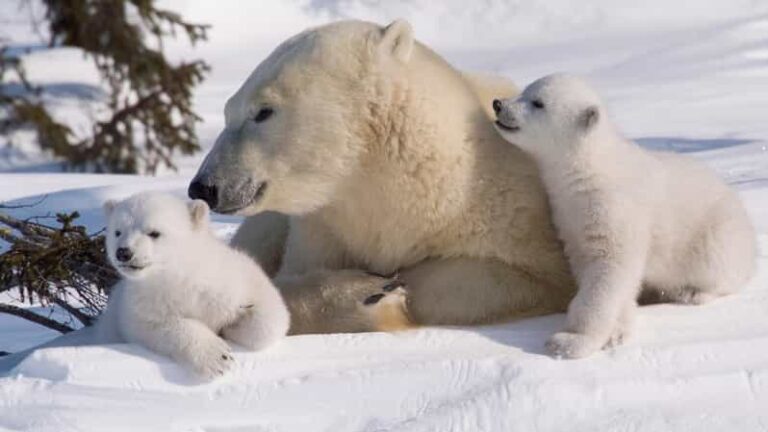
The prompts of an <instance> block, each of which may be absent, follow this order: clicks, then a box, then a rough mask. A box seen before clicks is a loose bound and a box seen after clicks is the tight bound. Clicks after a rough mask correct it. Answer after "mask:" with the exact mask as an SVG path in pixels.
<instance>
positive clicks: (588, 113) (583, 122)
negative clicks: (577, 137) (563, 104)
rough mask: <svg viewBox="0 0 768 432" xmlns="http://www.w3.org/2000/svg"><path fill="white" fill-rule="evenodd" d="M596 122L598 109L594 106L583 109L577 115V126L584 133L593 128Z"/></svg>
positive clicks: (598, 113) (598, 118)
mask: <svg viewBox="0 0 768 432" xmlns="http://www.w3.org/2000/svg"><path fill="white" fill-rule="evenodd" d="M598 121H600V108H598V107H597V106H595V105H593V106H591V107H589V108H587V109H585V110H584V111H582V113H581V115H579V126H581V128H582V129H584V130H585V131H588V130H590V129H592V128H593V127H595V125H596V124H597V122H598Z"/></svg>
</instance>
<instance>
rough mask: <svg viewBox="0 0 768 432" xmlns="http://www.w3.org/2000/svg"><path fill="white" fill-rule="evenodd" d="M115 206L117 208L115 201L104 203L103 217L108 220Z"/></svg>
mask: <svg viewBox="0 0 768 432" xmlns="http://www.w3.org/2000/svg"><path fill="white" fill-rule="evenodd" d="M115 206H117V201H115V200H107V201H105V202H104V206H103V207H104V215H106V216H107V218H109V217H110V216H111V215H112V212H113V211H115Z"/></svg>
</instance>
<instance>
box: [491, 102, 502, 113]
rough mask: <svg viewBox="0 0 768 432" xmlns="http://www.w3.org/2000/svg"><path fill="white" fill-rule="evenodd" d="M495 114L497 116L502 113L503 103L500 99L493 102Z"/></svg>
mask: <svg viewBox="0 0 768 432" xmlns="http://www.w3.org/2000/svg"><path fill="white" fill-rule="evenodd" d="M493 112H495V113H496V114H498V113H500V112H501V101H500V100H498V99H494V100H493Z"/></svg>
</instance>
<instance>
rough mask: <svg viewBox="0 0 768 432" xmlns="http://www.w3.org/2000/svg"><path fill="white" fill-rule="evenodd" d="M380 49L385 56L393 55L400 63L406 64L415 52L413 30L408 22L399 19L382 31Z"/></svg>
mask: <svg viewBox="0 0 768 432" xmlns="http://www.w3.org/2000/svg"><path fill="white" fill-rule="evenodd" d="M379 49H380V50H381V52H382V53H384V54H390V53H391V54H392V55H393V56H394V57H395V58H396V59H398V60H399V61H401V62H403V63H406V62H408V60H409V59H410V58H411V53H412V52H413V29H412V28H411V25H410V24H409V23H408V21H406V20H404V19H398V20H395V21H392V23H391V24H390V25H388V26H386V27H385V28H384V29H383V30H382V36H381V42H379Z"/></svg>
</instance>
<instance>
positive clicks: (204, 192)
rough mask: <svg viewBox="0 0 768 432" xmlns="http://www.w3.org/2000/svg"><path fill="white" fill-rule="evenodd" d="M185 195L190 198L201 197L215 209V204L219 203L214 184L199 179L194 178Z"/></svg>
mask: <svg viewBox="0 0 768 432" xmlns="http://www.w3.org/2000/svg"><path fill="white" fill-rule="evenodd" d="M187 195H189V197H190V198H191V199H201V200H203V201H205V202H206V203H208V207H210V208H212V209H215V208H216V204H218V203H219V195H218V190H216V186H215V185H212V184H207V183H203V182H202V181H200V180H194V181H192V183H191V184H190V185H189V190H188V191H187Z"/></svg>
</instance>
